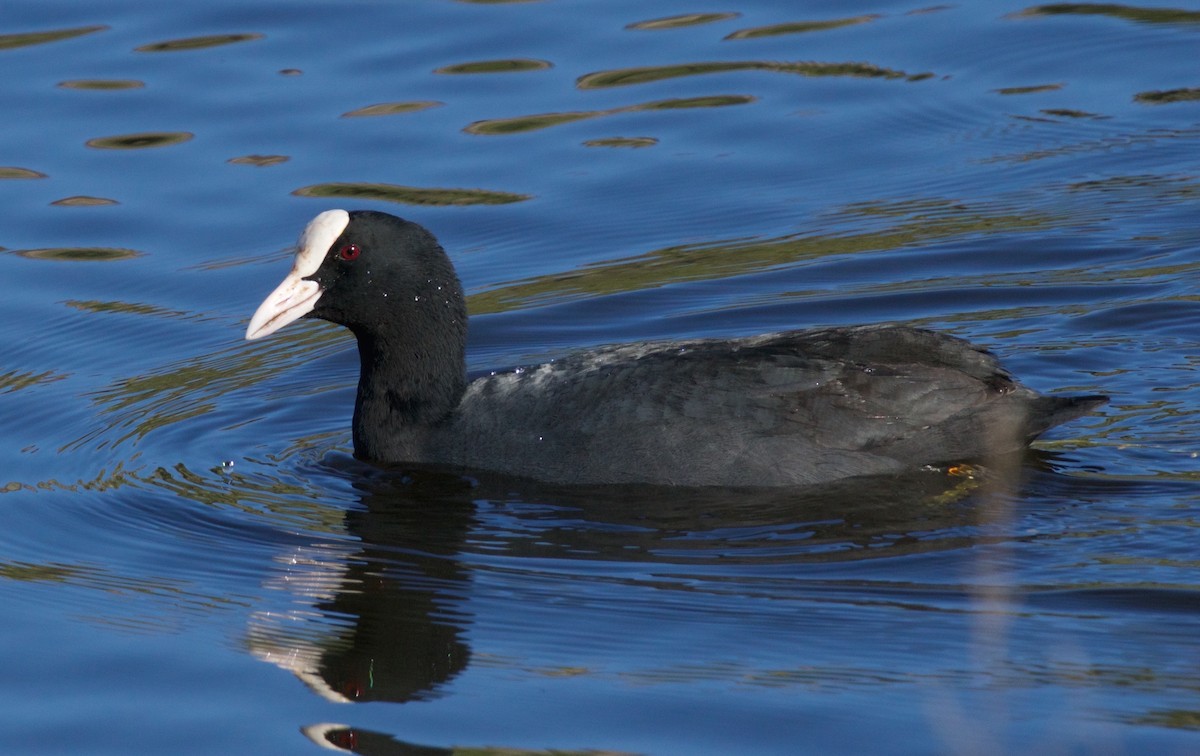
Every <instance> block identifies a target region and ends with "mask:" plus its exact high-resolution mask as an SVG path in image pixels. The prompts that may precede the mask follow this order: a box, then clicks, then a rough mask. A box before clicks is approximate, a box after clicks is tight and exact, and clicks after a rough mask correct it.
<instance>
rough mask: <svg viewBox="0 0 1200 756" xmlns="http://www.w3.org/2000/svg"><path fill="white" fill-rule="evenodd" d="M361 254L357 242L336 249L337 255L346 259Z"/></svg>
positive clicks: (348, 259) (350, 259)
mask: <svg viewBox="0 0 1200 756" xmlns="http://www.w3.org/2000/svg"><path fill="white" fill-rule="evenodd" d="M361 254H362V249H361V248H359V246H358V245H357V244H347V245H346V246H344V247H342V248H341V249H339V250H338V257H340V258H342V259H343V260H346V261H348V262H349V261H352V260H357V259H358V256H359V255H361Z"/></svg>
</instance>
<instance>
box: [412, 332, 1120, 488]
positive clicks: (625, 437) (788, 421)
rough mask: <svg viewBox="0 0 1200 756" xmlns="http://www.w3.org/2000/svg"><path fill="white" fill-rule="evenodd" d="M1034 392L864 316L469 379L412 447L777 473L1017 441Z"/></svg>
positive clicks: (885, 469) (597, 479) (555, 469)
mask: <svg viewBox="0 0 1200 756" xmlns="http://www.w3.org/2000/svg"><path fill="white" fill-rule="evenodd" d="M1102 401H1103V399H1102V398H1099V397H1085V398H1066V399H1059V398H1051V397H1041V396H1040V395H1038V394H1037V393H1035V392H1033V391H1032V390H1030V389H1028V388H1025V387H1024V386H1021V385H1019V384H1017V383H1016V382H1015V381H1014V380H1013V379H1012V378H1011V377H1010V376H1009V375H1008V374H1007V373H1006V372H1005V371H1004V370H1003V369H1002V368H1001V367H1000V366H999V364H998V362H997V361H996V359H995V358H994V357H993V356H992V355H991V354H990V353H988V352H986V351H983V350H980V349H978V348H976V347H973V346H972V345H971V344H969V343H968V342H966V341H963V340H961V339H958V338H954V337H951V336H946V335H942V334H937V333H933V332H930V331H924V330H919V329H913V328H906V327H896V326H865V327H855V328H828V329H818V330H809V331H793V332H786V333H777V334H769V335H765V336H757V337H753V338H746V339H738V340H716V339H704V340H692V341H675V342H669V343H667V342H661V343H655V342H652V343H646V344H638V345H626V346H617V347H607V348H602V349H598V350H592V351H586V352H579V353H576V354H573V355H569V356H567V357H566V358H564V359H561V360H558V361H555V362H552V363H549V364H546V365H542V366H538V367H534V368H528V369H523V370H513V371H509V372H504V373H499V374H494V375H489V376H485V377H483V378H480V379H478V380H476V381H474V382H473V383H472V384H471V385H470V386H469V387H468V389H467V393H466V395H465V396H464V398H463V401H462V403H461V404H460V406H459V410H458V411H457V412H456V414H455V415H454V416H452V417H451V418H450V419H449V420H448V421H447V422H446V423H444V424H442V425H441V426H439V428H438V429H437V430H436V431H435V432H434V433H433V434H432V435H431V436H430V438H429V444H428V445H427V447H426V451H425V452H424V454H423V456H428V457H429V458H431V459H438V460H440V461H448V462H452V463H455V464H460V465H463V466H466V467H473V468H478V469H490V470H496V471H499V472H505V473H509V474H514V475H522V476H526V477H533V478H538V479H542V480H548V481H555V482H564V483H633V482H648V483H665V484H678V485H730V486H742V485H746V486H777V485H803V484H811V483H819V482H827V481H830V480H836V479H839V478H845V477H850V476H855V475H872V474H883V473H890V472H896V471H900V470H905V469H911V468H913V467H916V466H919V465H921V464H925V463H932V462H943V461H952V460H964V459H979V458H983V457H986V456H989V455H991V454H996V453H1000V452H1009V451H1014V450H1016V449H1019V448H1020V447H1021V446H1022V445H1023V444H1025V443H1027V441H1028V440H1029V439H1030V438H1032V437H1034V436H1036V435H1038V434H1039V433H1041V432H1042V431H1044V430H1045V429H1047V428H1049V427H1051V426H1053V425H1056V424H1058V423H1059V422H1063V421H1065V420H1067V419H1070V418H1071V417H1075V416H1078V415H1081V414H1084V413H1086V412H1087V411H1088V410H1090V409H1091V408H1093V407H1094V406H1096V405H1097V404H1099V403H1101V402H1102Z"/></svg>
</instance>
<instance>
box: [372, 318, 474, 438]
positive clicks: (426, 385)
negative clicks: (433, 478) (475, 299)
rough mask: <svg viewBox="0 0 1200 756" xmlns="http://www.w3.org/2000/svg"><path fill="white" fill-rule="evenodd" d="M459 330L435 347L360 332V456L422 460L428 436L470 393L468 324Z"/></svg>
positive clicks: (400, 338) (457, 325) (413, 341)
mask: <svg viewBox="0 0 1200 756" xmlns="http://www.w3.org/2000/svg"><path fill="white" fill-rule="evenodd" d="M455 326H456V327H455V328H454V329H453V330H452V331H450V332H449V333H444V339H439V342H440V343H436V344H430V343H429V342H428V341H425V342H418V341H417V340H415V339H407V338H404V337H403V336H398V335H395V334H392V335H379V334H370V333H364V332H359V331H356V332H355V336H357V337H358V356H359V362H360V372H359V378H358V398H357V399H356V401H355V403H354V450H355V453H356V454H357V455H358V456H359V457H364V458H366V459H405V458H407V459H419V458H420V457H421V454H420V448H419V445H420V444H421V440H422V438H423V437H424V435H425V434H426V433H427V432H428V430H429V429H430V428H431V427H433V426H435V425H436V424H437V423H439V422H441V421H442V420H444V419H446V417H448V416H449V415H450V413H451V412H453V411H454V408H455V407H457V406H458V403H459V401H460V400H461V398H462V394H463V391H465V390H466V385H467V380H466V367H465V364H466V363H465V349H466V343H465V342H466V339H465V323H463V324H461V327H459V324H457V323H456V324H455ZM415 332H417V333H420V330H419V329H417V330H416V331H415ZM426 333H427V334H428V333H429V332H426Z"/></svg>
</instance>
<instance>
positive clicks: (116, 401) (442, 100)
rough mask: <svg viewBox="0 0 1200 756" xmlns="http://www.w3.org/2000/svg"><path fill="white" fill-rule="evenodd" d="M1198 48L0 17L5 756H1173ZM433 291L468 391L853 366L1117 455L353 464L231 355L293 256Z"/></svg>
mask: <svg viewBox="0 0 1200 756" xmlns="http://www.w3.org/2000/svg"><path fill="white" fill-rule="evenodd" d="M1198 35H1200V12H1197V11H1196V10H1195V9H1192V8H1189V7H1168V6H1134V5H1095V4H1087V5H1084V4H1055V5H1044V6H1035V5H1027V4H1020V3H1012V2H986V3H970V4H964V5H961V6H928V7H923V6H920V5H906V4H902V3H894V2H876V3H858V4H851V5H847V4H841V5H829V4H822V3H809V2H806V3H780V2H765V1H760V2H754V1H753V0H747V1H744V2H741V3H740V4H737V5H727V6H711V5H706V4H703V3H701V4H698V5H680V4H665V5H656V6H654V7H653V8H652V9H648V8H647V6H646V5H645V4H644V3H632V2H585V3H564V2H553V1H550V0H545V1H543V2H451V1H440V2H435V1H433V0H429V1H422V2H408V3H400V4H381V3H333V2H304V3H277V2H276V3H272V2H259V1H257V0H256V1H252V2H241V3H231V2H225V1H224V0H219V1H218V2H216V3H208V4H206V5H203V6H195V7H183V6H180V7H170V8H166V7H159V6H158V5H151V4H147V3H144V2H137V1H136V0H129V1H127V2H120V1H116V0H103V1H101V2H95V3H89V4H87V5H86V6H84V5H80V4H69V3H45V2H37V3H35V2H28V1H18V2H13V3H9V4H8V7H7V8H6V13H5V14H3V18H2V19H0V64H2V65H3V66H4V69H3V70H4V71H5V73H6V75H5V76H4V77H3V78H2V79H0V102H2V103H3V105H4V107H3V108H0V123H2V133H3V134H4V137H5V138H4V140H3V148H2V149H0V200H2V201H3V204H4V207H5V208H7V211H8V212H7V215H6V218H7V221H6V222H5V224H4V225H3V229H2V231H0V247H2V248H3V249H2V250H0V280H3V281H4V282H5V286H4V293H5V296H4V297H3V298H2V299H0V323H2V324H3V325H2V326H0V329H2V330H0V334H2V340H3V343H4V345H5V346H4V348H3V350H0V355H2V360H0V413H2V414H0V417H3V418H4V422H3V424H0V464H2V465H3V467H2V470H3V472H2V473H0V492H2V493H3V495H2V496H0V504H2V505H3V506H0V523H2V525H3V527H2V528H0V533H2V534H0V578H3V579H0V596H2V597H3V599H4V605H5V606H6V607H7V609H6V612H5V617H6V619H5V621H4V622H2V623H0V640H2V642H0V648H3V649H4V651H0V658H2V659H3V663H4V665H5V668H6V670H7V674H6V675H5V676H4V679H5V680H6V681H7V682H6V684H3V685H0V703H2V704H3V709H4V711H5V712H6V716H5V717H4V719H3V721H4V726H3V730H2V732H3V735H4V741H5V743H6V744H7V748H8V749H9V750H12V751H13V752H20V753H95V754H105V753H125V752H128V751H129V750H130V749H131V748H136V749H137V750H139V751H140V752H147V753H173V754H176V753H206V754H207V753H281V754H283V753H287V754H293V753H303V752H313V753H317V752H320V746H328V747H338V748H342V749H344V750H348V751H351V752H357V753H363V754H368V753H369V754H375V753H413V752H418V750H417V749H424V750H419V752H421V753H442V752H447V753H448V752H453V751H454V750H455V749H460V750H461V749H482V748H496V749H517V750H518V751H519V752H523V751H533V752H541V751H546V750H549V749H555V750H559V751H567V752H596V751H601V752H621V753H662V754H666V753H682V752H687V753H705V752H707V753H732V752H747V751H752V752H756V753H759V752H761V753H772V752H778V753H797V752H800V753H839V752H841V753H863V752H891V753H914V754H917V753H932V752H938V753H972V754H978V753H983V754H987V753H1008V752H1022V753H1025V752H1037V753H1043V752H1045V753H1059V752H1068V753H1084V752H1093V751H1095V752H1114V753H1123V752H1139V753H1143V752H1145V753H1149V752H1153V753H1191V752H1194V751H1195V750H1196V749H1197V748H1198V747H1200V732H1198V730H1200V685H1198V684H1197V682H1196V681H1197V680H1198V679H1200V668H1198V667H1197V664H1198V659H1200V656H1198V655H1197V653H1196V650H1197V645H1196V638H1197V631H1198V630H1200V622H1198V620H1200V565H1198V562H1197V558H1196V553H1195V552H1196V549H1195V544H1196V542H1197V535H1198V534H1197V517H1198V515H1200V484H1198V477H1197V472H1196V471H1197V462H1196V457H1197V453H1198V452H1200V449H1197V446H1196V441H1195V438H1196V433H1195V420H1196V406H1197V391H1196V388H1197V381H1196V379H1195V377H1194V369H1195V363H1196V356H1195V355H1196V354H1197V351H1198V350H1197V348H1196V337H1195V334H1196V333H1197V328H1198V327H1200V308H1198V306H1197V301H1196V294H1195V288H1196V280H1197V279H1196V274H1197V266H1198V265H1200V260H1198V256H1197V250H1198V247H1200V232H1198V231H1197V229H1196V222H1195V219H1196V218H1197V217H1198V216H1197V210H1198V204H1197V200H1198V198H1200V183H1198V182H1200V179H1198V178H1197V177H1198V176H1200V161H1198V160H1197V155H1198V154H1200V152H1198V150H1197V148H1198V146H1200V145H1198V142H1200V94H1198V92H1200V75H1198V74H1197V69H1196V65H1195V62H1196V56H1195V50H1196V45H1197V42H1198V41H1200V36H1198ZM332 207H350V208H373V209H381V210H387V211H390V212H394V213H398V214H400V215H403V216H405V217H408V218H411V219H413V220H417V221H418V222H421V223H422V224H424V225H426V226H428V227H429V228H430V229H431V230H433V231H434V232H435V233H436V234H437V235H438V236H439V238H440V239H441V240H442V241H443V243H444V244H445V246H446V248H447V249H448V250H449V252H450V254H451V256H452V257H453V259H454V260H455V263H456V265H457V266H458V269H459V271H460V274H461V276H462V278H463V281H464V284H465V285H466V287H467V289H468V292H469V294H470V308H471V312H472V318H473V319H472V331H471V344H470V351H469V361H470V367H471V369H472V370H485V369H491V368H496V367H501V366H506V365H513V364H520V363H524V362H532V361H536V360H539V359H545V358H550V357H553V356H554V355H557V354H561V353H562V352H563V351H565V350H569V349H571V348H577V347H584V346H588V345H594V344H601V343H613V342H621V341H629V340H638V339H649V338H684V337H692V336H715V335H743V334H752V333H758V332H763V331H769V330H778V329H784V328H793V327H802V326H810V325H828V324H843V323H862V322H880V321H888V322H901V323H910V324H915V325H922V326H929V327H934V328H938V329H940V330H944V331H947V332H951V333H955V334H957V335H961V336H964V337H967V338H970V339H972V340H974V341H977V342H979V343H981V344H984V345H986V346H988V347H989V348H991V349H993V350H994V351H996V352H997V353H998V354H1000V355H1001V356H1002V357H1003V359H1004V361H1005V364H1006V365H1007V366H1008V367H1010V368H1011V369H1012V370H1013V371H1014V372H1015V373H1017V374H1018V375H1019V376H1021V377H1022V379H1023V380H1025V381H1026V382H1027V383H1029V384H1030V385H1032V386H1034V387H1036V388H1038V389H1041V390H1045V391H1050V392H1085V393H1092V392H1103V393H1107V394H1110V395H1111V396H1112V397H1113V401H1112V403H1111V404H1110V405H1109V406H1108V407H1106V408H1105V409H1104V411H1103V412H1102V413H1100V414H1099V415H1098V416H1096V417H1094V418H1090V419H1087V420H1083V421H1079V422H1076V423H1073V424H1072V425H1070V426H1067V427H1064V428H1062V429H1060V430H1058V431H1056V432H1055V433H1054V434H1052V435H1051V436H1049V437H1048V438H1047V439H1046V440H1044V441H1043V442H1041V443H1040V444H1039V447H1038V449H1037V450H1036V451H1035V452H1034V453H1033V454H1031V455H1030V456H1029V457H1028V458H1022V459H1017V460H1003V461H998V462H997V463H996V464H994V465H993V466H991V467H988V468H966V469H961V470H953V471H951V470H944V469H943V470H930V471H916V472H914V473H913V475H911V476H908V477H905V478H903V479H900V480H888V481H871V482H867V483H863V484H856V485H853V486H837V487H833V488H829V489H822V490H815V491H791V492H768V493H762V492H759V493H752V492H744V491H741V492H739V491H711V492H679V491H669V490H668V491H663V490H654V489H621V490H616V491H613V490H603V489H587V490H570V489H556V488H550V487H539V486H531V485H529V484H527V483H521V482H518V481H508V480H493V479H489V478H488V477H486V476H481V477H476V478H473V479H471V480H463V479H461V478H459V477H456V476H446V475H443V474H439V473H438V472H437V471H428V470H409V471H407V472H406V474H396V473H395V472H389V471H381V470H378V469H375V468H373V467H371V466H368V465H363V464H361V463H358V462H355V461H354V460H353V459H352V457H351V456H350V434H349V417H350V412H351V408H352V405H353V392H354V386H355V381H356V379H357V370H358V361H357V357H356V355H355V352H354V349H353V342H352V340H351V339H350V338H349V337H348V335H347V334H346V333H344V332H343V331H340V330H339V329H337V328H335V327H333V326H330V325H328V324H324V323H304V324H299V325H297V326H294V327H292V328H290V329H288V330H287V331H285V332H283V333H281V334H279V335H277V336H276V337H273V338H272V339H269V340H267V341H265V342H261V343H259V342H256V343H253V344H247V343H244V342H243V341H242V333H243V331H244V328H245V323H246V320H247V318H248V317H249V314H250V313H251V312H252V311H253V310H254V308H255V307H256V306H257V304H258V302H259V301H260V300H261V299H262V297H263V296H264V295H265V294H266V293H267V292H268V291H269V290H270V289H271V288H272V287H273V286H274V285H275V283H276V282H277V281H278V280H279V278H280V277H281V276H282V275H283V273H284V272H285V271H286V269H287V267H288V256H289V254H290V249H289V247H290V245H291V244H292V243H293V241H294V239H295V237H296V235H297V234H298V233H299V231H300V229H301V228H302V227H303V225H304V224H305V223H306V222H307V221H308V219H309V218H311V217H312V216H313V215H315V214H316V213H318V212H320V211H322V210H325V209H329V208H332Z"/></svg>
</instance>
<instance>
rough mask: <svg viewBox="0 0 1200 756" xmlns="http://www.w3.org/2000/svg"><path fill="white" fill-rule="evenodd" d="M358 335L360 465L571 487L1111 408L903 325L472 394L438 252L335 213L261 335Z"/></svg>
mask: <svg viewBox="0 0 1200 756" xmlns="http://www.w3.org/2000/svg"><path fill="white" fill-rule="evenodd" d="M305 316H307V317H317V318H323V319H325V320H329V321H332V322H334V323H340V324H342V325H344V326H346V327H348V328H349V329H350V330H351V331H352V332H353V333H354V335H355V336H356V337H357V339H358V349H359V358H360V361H361V373H360V377H359V384H358V398H357V401H356V402H355V407H354V449H355V454H356V455H357V456H359V457H361V458H364V459H368V460H374V461H379V462H419V463H441V464H449V465H455V466H461V467H465V468H475V469H479V470H492V471H496V472H501V473H506V474H510V475H517V476H524V477H530V478H536V479H540V480H544V481H552V482H561V483H635V482H639V483H662V484H678V485H691V486H704V485H727V486H780V485H805V484H813V483H823V482H828V481H832V480H837V479H840V478H845V477H850V476H856V475H875V474H886V473H894V472H899V471H903V470H908V469H913V468H915V467H919V466H920V465H923V464H929V463H937V462H950V461H959V460H978V459H984V458H987V457H989V456H992V455H995V454H1002V453H1007V452H1012V451H1016V450H1019V449H1020V448H1022V447H1023V446H1024V445H1025V444H1027V443H1028V442H1029V441H1030V440H1032V439H1033V438H1035V437H1036V436H1038V435H1039V434H1041V433H1042V432H1043V431H1045V430H1046V429H1048V428H1051V427H1053V426H1055V425H1058V424H1059V423H1062V422H1065V421H1067V420H1070V419H1072V418H1075V417H1079V416H1080V415H1083V414H1086V413H1088V412H1090V411H1091V410H1093V409H1095V408H1096V407H1097V406H1099V405H1101V404H1103V403H1104V402H1105V401H1106V398H1105V397H1103V396H1068V397H1047V396H1041V395H1040V394H1038V393H1036V392H1034V391H1033V390H1031V389H1029V388H1026V387H1025V386H1022V385H1021V384H1019V383H1017V382H1016V381H1015V380H1014V379H1013V378H1012V377H1011V376H1010V375H1008V373H1006V372H1005V371H1004V370H1003V369H1002V368H1001V367H1000V366H999V364H998V362H997V360H996V358H995V357H993V356H992V355H991V354H990V353H988V352H986V351H984V350H982V349H980V348H978V347H974V346H972V345H971V344H970V343H968V342H966V341H963V340H962V339H958V338H954V337H952V336H946V335H942V334H938V333H934V332H931V331H926V330H920V329H915V328H907V327H903V326H860V327H851V328H824V329H816V330H807V331H791V332H787V333H775V334H768V335H764V336H755V337H751V338H743V339H733V340H716V339H694V340H688V341H670V342H650V343H641V344H628V345H621V346H612V347H604V348H600V349H594V350H589V351H583V352H576V353H573V354H569V355H567V356H566V357H564V358H562V359H560V360H556V361H554V362H551V363H548V364H545V365H540V366H536V367H531V368H526V369H517V370H512V371H508V372H502V373H497V374H493V375H489V376H485V377H483V378H479V379H476V380H475V381H473V382H470V383H468V381H467V379H466V375H465V368H464V365H465V361H464V350H465V344H466V327H467V314H466V305H465V300H464V297H463V293H462V287H461V285H460V284H459V281H458V277H457V276H456V275H455V272H454V268H453V266H452V264H451V263H450V260H449V258H448V257H447V256H446V254H445V252H444V251H443V250H442V248H441V247H440V246H439V245H438V243H437V241H436V240H435V239H434V237H433V236H432V235H431V234H430V233H429V232H428V231H426V230H425V229H423V228H422V227H420V226H418V225H416V224H415V223H410V222H408V221H404V220H401V219H399V218H396V217H394V216H391V215H388V214H386V213H379V212H371V211H356V212H352V213H345V212H344V211H340V210H336V211H329V212H327V213H322V214H321V215H319V216H317V218H316V219H314V220H313V222H312V223H310V224H309V227H308V228H307V229H306V230H305V233H304V235H303V236H302V237H301V241H300V249H299V251H298V252H297V255H296V265H295V267H294V268H293V271H292V273H291V274H289V276H288V277H287V278H286V279H285V280H284V282H283V283H282V284H281V285H280V286H279V288H277V289H276V291H275V292H274V293H272V294H271V296H269V297H268V298H267V300H266V301H265V302H263V304H262V306H261V307H260V308H259V310H258V311H257V312H256V313H255V315H254V317H253V318H252V319H251V322H250V326H249V328H248V330H247V334H246V337H247V338H249V339H254V338H259V337H261V336H265V335H267V334H268V333H271V332H273V331H275V330H277V329H278V328H280V327H282V326H283V325H286V324H287V323H289V322H291V321H292V320H295V319H297V318H300V317H305Z"/></svg>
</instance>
